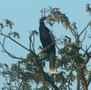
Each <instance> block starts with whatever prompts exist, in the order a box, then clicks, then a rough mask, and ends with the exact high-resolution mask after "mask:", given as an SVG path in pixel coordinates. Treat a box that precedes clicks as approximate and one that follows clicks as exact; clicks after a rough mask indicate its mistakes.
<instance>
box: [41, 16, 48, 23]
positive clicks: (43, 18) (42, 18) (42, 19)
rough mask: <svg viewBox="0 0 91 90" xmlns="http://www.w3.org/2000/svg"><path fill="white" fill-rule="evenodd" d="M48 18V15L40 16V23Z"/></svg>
mask: <svg viewBox="0 0 91 90" xmlns="http://www.w3.org/2000/svg"><path fill="white" fill-rule="evenodd" d="M46 19H47V17H46V16H44V17H41V18H40V24H41V23H43V22H44V21H45V20H46Z"/></svg>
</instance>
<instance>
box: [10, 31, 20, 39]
mask: <svg viewBox="0 0 91 90" xmlns="http://www.w3.org/2000/svg"><path fill="white" fill-rule="evenodd" d="M11 35H12V36H13V37H14V38H15V37H16V38H18V39H19V38H20V35H19V33H17V32H12V33H11Z"/></svg>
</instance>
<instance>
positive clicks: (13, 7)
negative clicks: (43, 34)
mask: <svg viewBox="0 0 91 90" xmlns="http://www.w3.org/2000/svg"><path fill="white" fill-rule="evenodd" d="M88 3H91V0H0V22H3V20H4V19H10V20H12V21H13V22H14V23H15V25H14V28H13V30H14V31H17V32H18V33H19V34H20V36H21V38H20V39H19V40H17V41H19V42H20V43H21V44H23V45H24V46H26V47H29V31H31V30H37V31H38V27H39V18H40V17H41V13H40V10H41V9H42V8H48V6H52V7H58V8H60V10H61V11H62V12H63V13H65V14H66V15H67V16H68V18H69V20H70V21H71V22H76V23H77V26H78V31H79V32H80V31H81V30H83V28H84V26H85V25H86V24H87V23H88V21H89V19H90V18H91V17H89V15H88V14H87V13H86V12H85V7H86V4H88ZM52 30H53V33H54V34H55V36H56V38H58V37H60V36H62V35H69V36H70V33H69V31H67V30H65V29H64V28H63V26H62V25H58V24H56V25H55V26H54V27H53V28H52ZM89 32H90V31H89ZM85 43H86V42H85ZM39 45H41V43H40V41H39V37H38V36H37V38H36V46H35V47H36V48H37V52H38V46H39ZM6 48H7V49H8V50H9V51H10V52H12V53H13V54H15V55H17V56H26V54H27V53H28V52H27V51H26V50H24V49H22V48H21V47H20V46H18V45H15V44H14V43H12V42H10V41H8V42H7V45H6ZM13 62H17V60H12V59H11V58H10V57H8V55H6V54H5V53H1V52H0V63H7V64H11V63H13ZM0 86H1V85H0ZM74 90H75V89H74Z"/></svg>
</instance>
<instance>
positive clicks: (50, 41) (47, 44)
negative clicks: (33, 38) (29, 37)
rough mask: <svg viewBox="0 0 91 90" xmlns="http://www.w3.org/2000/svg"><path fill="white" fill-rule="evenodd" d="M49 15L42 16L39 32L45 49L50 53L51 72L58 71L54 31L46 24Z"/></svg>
mask: <svg viewBox="0 0 91 90" xmlns="http://www.w3.org/2000/svg"><path fill="white" fill-rule="evenodd" d="M46 18H47V17H42V18H41V19H40V25H39V33H40V41H41V43H42V46H43V48H44V51H45V52H46V54H47V55H48V59H49V62H50V72H51V74H55V73H56V68H55V54H56V50H55V39H54V36H53V34H52V32H51V31H50V30H49V29H48V28H47V27H46V26H45V23H44V21H45V20H46Z"/></svg>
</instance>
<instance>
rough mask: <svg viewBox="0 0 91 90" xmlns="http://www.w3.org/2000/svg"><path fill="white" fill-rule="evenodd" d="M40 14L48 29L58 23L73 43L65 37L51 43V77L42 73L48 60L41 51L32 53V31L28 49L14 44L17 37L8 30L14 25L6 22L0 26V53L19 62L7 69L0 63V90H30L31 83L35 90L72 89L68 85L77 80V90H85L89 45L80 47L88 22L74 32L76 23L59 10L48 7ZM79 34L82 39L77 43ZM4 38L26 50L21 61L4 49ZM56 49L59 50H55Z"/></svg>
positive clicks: (90, 79) (89, 73)
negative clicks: (0, 78)
mask: <svg viewBox="0 0 91 90" xmlns="http://www.w3.org/2000/svg"><path fill="white" fill-rule="evenodd" d="M86 11H87V12H88V11H89V12H90V11H91V8H90V6H89V5H87V8H86ZM41 14H42V17H44V16H46V17H47V19H46V21H47V23H48V24H49V25H51V26H53V25H54V24H55V23H56V22H57V23H59V24H60V23H61V24H62V25H63V26H64V28H66V29H67V30H69V32H71V34H72V35H73V37H74V38H75V39H74V41H73V40H72V38H73V37H69V36H64V37H62V39H58V40H56V42H55V43H56V47H57V49H58V50H57V51H58V52H57V56H56V68H57V71H58V72H57V73H56V74H55V75H51V73H46V72H45V71H44V68H45V67H46V63H47V62H48V61H49V60H48V56H47V55H46V54H45V52H44V49H43V48H41V47H40V48H41V51H40V52H39V53H38V54H36V52H35V47H34V45H35V37H36V35H38V32H37V31H36V30H33V31H31V32H30V36H29V40H30V47H29V49H28V48H27V47H25V46H24V45H22V44H20V43H19V42H18V41H17V39H19V38H20V35H19V33H17V32H13V30H11V29H12V28H13V25H14V23H13V22H12V21H10V20H8V19H6V20H5V22H6V23H5V24H3V23H0V36H2V39H3V40H2V41H0V45H1V47H2V50H1V51H2V52H4V53H7V54H8V55H9V56H10V57H11V58H12V59H18V60H19V61H18V62H17V63H16V64H12V65H11V66H9V65H7V64H1V63H0V75H2V76H3V77H4V78H5V80H6V83H5V84H4V87H3V88H2V90H32V85H33V84H35V85H36V87H35V90H49V89H50V88H54V89H55V90H72V89H71V86H72V84H73V82H74V81H75V80H77V90H88V86H89V84H90V82H91V71H90V70H88V68H87V64H88V63H89V61H90V60H91V59H90V58H91V45H90V46H88V47H87V48H83V44H84V43H83V41H85V39H86V32H87V28H88V27H89V26H90V27H91V21H89V23H88V24H87V25H86V27H85V28H84V29H83V30H82V31H81V32H80V33H78V31H77V29H78V28H77V26H76V23H75V22H73V23H71V22H70V21H69V19H68V17H67V16H66V15H65V14H64V13H62V12H61V11H60V9H59V8H52V7H49V8H48V9H42V10H41ZM5 27H8V28H9V29H10V30H8V32H7V34H5V33H4V28H5ZM84 32H85V34H84ZM83 34H84V36H83V39H82V40H81V37H82V35H83ZM7 38H8V39H10V40H11V41H13V42H14V43H16V44H18V45H19V46H21V47H22V48H24V49H26V50H27V51H28V53H27V55H26V57H25V58H22V57H17V56H15V55H13V54H12V53H11V52H9V51H8V50H7V49H6V47H5V44H6V42H5V41H6V39H7ZM57 43H59V44H57ZM59 46H63V47H61V48H59ZM45 49H46V48H45Z"/></svg>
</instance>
